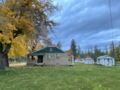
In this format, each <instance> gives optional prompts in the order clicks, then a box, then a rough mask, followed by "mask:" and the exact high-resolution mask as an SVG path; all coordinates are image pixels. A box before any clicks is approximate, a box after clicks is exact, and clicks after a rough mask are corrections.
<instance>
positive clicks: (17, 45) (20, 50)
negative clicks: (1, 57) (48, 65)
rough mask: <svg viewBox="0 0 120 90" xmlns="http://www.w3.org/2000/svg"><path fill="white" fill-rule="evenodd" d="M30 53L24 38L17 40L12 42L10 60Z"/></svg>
mask: <svg viewBox="0 0 120 90" xmlns="http://www.w3.org/2000/svg"><path fill="white" fill-rule="evenodd" d="M28 53H29V48H28V46H27V44H26V42H25V41H24V39H23V38H20V37H19V38H15V39H14V40H13V41H12V45H11V48H10V51H9V53H8V56H9V58H14V57H19V56H25V55H27V54H28Z"/></svg>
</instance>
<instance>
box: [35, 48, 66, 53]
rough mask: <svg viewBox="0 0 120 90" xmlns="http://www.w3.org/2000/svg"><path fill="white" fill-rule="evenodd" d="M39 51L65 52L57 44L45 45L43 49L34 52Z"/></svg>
mask: <svg viewBox="0 0 120 90" xmlns="http://www.w3.org/2000/svg"><path fill="white" fill-rule="evenodd" d="M37 53H65V52H64V51H62V50H61V49H59V48H57V47H55V46H54V47H53V46H48V47H45V48H43V49H41V50H38V51H36V52H34V54H37Z"/></svg>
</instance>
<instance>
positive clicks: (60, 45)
mask: <svg viewBox="0 0 120 90" xmlns="http://www.w3.org/2000/svg"><path fill="white" fill-rule="evenodd" d="M57 47H58V48H60V49H61V47H62V44H61V43H60V41H59V42H58V44H57Z"/></svg>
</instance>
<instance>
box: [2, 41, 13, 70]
mask: <svg viewBox="0 0 120 90" xmlns="http://www.w3.org/2000/svg"><path fill="white" fill-rule="evenodd" d="M10 48H11V43H10V44H7V47H6V49H5V51H4V52H3V45H2V43H1V42H0V71H4V70H6V69H5V60H6V55H7V54H8V52H9V51H10Z"/></svg>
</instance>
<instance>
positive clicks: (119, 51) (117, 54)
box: [109, 42, 120, 61]
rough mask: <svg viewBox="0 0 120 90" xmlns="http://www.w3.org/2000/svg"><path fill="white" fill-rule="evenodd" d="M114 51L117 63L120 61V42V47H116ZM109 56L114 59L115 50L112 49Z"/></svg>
mask: <svg viewBox="0 0 120 90" xmlns="http://www.w3.org/2000/svg"><path fill="white" fill-rule="evenodd" d="M114 50H115V59H116V60H117V61H120V42H119V45H118V46H114ZM109 55H110V56H111V57H114V56H113V48H112V47H110V52H109Z"/></svg>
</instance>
